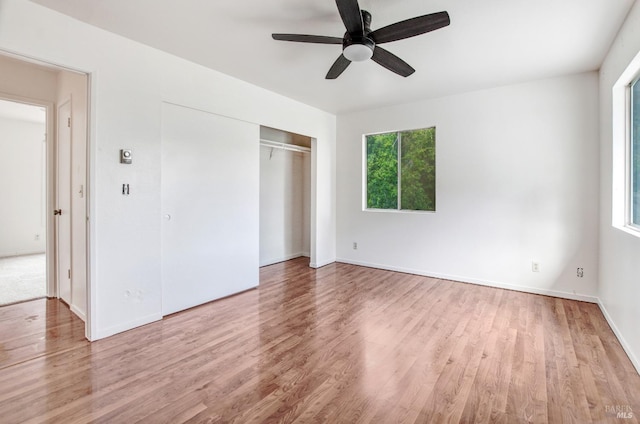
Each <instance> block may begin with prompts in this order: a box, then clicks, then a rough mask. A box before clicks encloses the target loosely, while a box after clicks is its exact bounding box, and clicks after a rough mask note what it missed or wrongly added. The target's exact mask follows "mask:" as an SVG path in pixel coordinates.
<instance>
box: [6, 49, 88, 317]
mask: <svg viewBox="0 0 640 424" xmlns="http://www.w3.org/2000/svg"><path fill="white" fill-rule="evenodd" d="M0 73H1V74H2V75H3V78H2V81H0V99H2V100H4V101H11V102H14V103H21V104H23V105H31V106H34V105H35V106H37V107H39V108H40V111H41V112H42V111H43V110H44V111H45V118H44V119H45V122H46V123H45V124H44V128H45V131H44V132H41V137H42V138H41V140H40V143H41V151H40V152H39V156H38V158H37V160H39V161H40V168H39V169H40V174H38V175H39V177H38V178H39V182H40V187H41V193H40V196H39V198H38V199H39V202H40V203H39V208H38V217H39V219H40V221H39V224H40V227H38V231H37V232H36V231H35V230H34V229H33V227H29V228H28V230H25V231H24V235H23V238H24V240H26V241H25V243H26V242H27V241H28V242H30V243H31V244H32V245H33V244H34V243H36V242H39V251H38V252H39V254H41V255H43V256H44V258H45V260H44V261H45V263H46V273H45V279H46V290H45V295H46V296H47V297H49V298H54V299H60V300H61V301H62V302H64V303H65V304H66V305H67V306H68V307H69V309H70V310H71V311H72V312H73V313H74V314H75V315H76V316H78V317H79V318H80V319H82V320H83V321H84V322H85V323H86V320H87V316H88V313H87V312H88V311H87V306H88V301H87V292H88V290H87V289H88V272H87V271H88V266H87V263H88V255H87V224H88V220H87V196H86V194H87V175H88V159H87V157H88V156H87V153H88V148H87V140H88V137H87V133H88V131H87V128H88V97H89V77H88V75H87V74H85V73H80V72H76V71H72V70H68V69H65V68H61V67H58V66H54V65H50V64H47V63H41V62H36V61H34V60H31V59H24V60H23V58H21V57H18V56H15V55H10V54H8V53H2V52H0ZM23 147H24V146H21V147H20V148H23ZM11 148H12V150H11V151H9V150H5V151H4V152H2V156H3V157H5V159H7V160H9V159H10V158H11V157H14V159H17V158H16V157H15V155H16V154H17V152H18V150H19V149H16V147H15V145H13V146H12V147H11ZM29 160H31V161H35V160H36V158H34V157H33V153H32V154H31V156H29ZM13 163H14V165H15V166H14V168H15V167H20V168H26V165H25V163H26V159H25V158H21V159H20V160H14V162H13ZM0 167H2V168H3V171H6V172H8V170H7V169H6V168H5V167H4V166H1V165H0ZM22 171H24V173H25V175H28V176H25V175H18V174H11V176H5V175H2V180H3V181H7V183H6V184H3V183H2V182H0V188H1V190H0V196H2V202H3V203H5V201H8V202H12V199H11V198H9V197H6V196H8V194H7V193H9V192H10V190H14V191H16V192H18V193H19V194H18V196H23V197H26V196H25V195H24V193H26V191H27V189H26V188H25V185H26V183H27V180H28V179H35V177H34V175H33V174H34V172H33V171H31V172H27V169H22ZM6 186H8V188H7V187H6ZM5 204H11V205H12V207H11V208H2V209H3V211H2V212H0V214H1V213H8V212H7V211H6V210H5V209H7V210H10V211H9V212H12V213H13V212H15V213H21V215H30V214H32V213H33V211H34V210H35V207H33V202H32V203H31V205H32V206H29V207H27V206H25V207H24V208H21V209H20V210H21V211H22V212H18V211H17V210H16V211H14V209H17V208H15V207H14V206H13V204H12V203H5ZM0 217H1V216H0ZM23 218H24V216H23ZM10 227H11V225H9V224H8V221H7V220H5V219H2V220H1V221H0V244H1V243H2V240H4V239H5V237H4V234H5V233H7V232H8V231H13V230H12V229H11V228H10ZM17 252H18V253H21V252H23V251H17ZM2 256H3V252H2V250H0V257H2ZM14 256H16V255H14ZM0 278H1V275H0ZM0 296H1V294H0ZM26 305H27V304H25V307H27V306H26ZM23 309H24V308H23ZM85 328H86V327H85Z"/></svg>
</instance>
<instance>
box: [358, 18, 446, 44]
mask: <svg viewBox="0 0 640 424" xmlns="http://www.w3.org/2000/svg"><path fill="white" fill-rule="evenodd" d="M450 23H451V20H450V19H449V14H448V13H447V12H438V13H432V14H430V15H424V16H418V17H416V18H411V19H407V20H406V21H400V22H396V23H395V24H391V25H387V26H386V27H382V28H379V29H377V30H375V31H373V32H372V33H371V34H369V36H370V37H371V38H372V39H373V41H375V42H376V44H381V43H388V42H390V41H397V40H403V39H405V38H409V37H415V36H416V35H420V34H424V33H426V32H429V31H434V30H436V29H440V28H442V27H446V26H447V25H449V24H450Z"/></svg>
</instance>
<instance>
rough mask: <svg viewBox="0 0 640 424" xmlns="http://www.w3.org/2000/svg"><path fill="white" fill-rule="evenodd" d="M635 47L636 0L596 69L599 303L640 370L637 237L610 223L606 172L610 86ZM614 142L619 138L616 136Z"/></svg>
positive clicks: (614, 168)
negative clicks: (598, 151) (598, 172)
mask: <svg viewBox="0 0 640 424" xmlns="http://www.w3.org/2000/svg"><path fill="white" fill-rule="evenodd" d="M639 52H640V3H638V2H636V4H635V5H634V6H633V8H632V9H631V12H630V13H629V15H628V16H627V20H626V21H625V24H624V25H623V27H622V29H621V30H620V33H619V34H618V36H617V38H616V40H615V41H614V43H613V45H612V46H611V49H610V51H609V54H608V55H607V58H606V59H605V61H604V63H603V65H602V68H601V70H600V169H601V172H600V278H599V289H598V293H599V297H600V302H601V303H600V306H601V307H602V309H603V311H604V312H605V315H606V316H607V318H608V320H609V323H610V324H611V327H612V328H613V329H614V331H615V332H616V335H617V336H618V339H619V340H620V342H621V343H622V345H623V346H624V347H625V350H626V351H627V353H628V354H629V356H630V358H631V360H632V361H633V363H634V365H635V367H636V369H637V370H638V371H639V372H640V331H638V324H639V323H640V307H638V305H639V302H640V238H638V237H636V236H633V235H631V234H628V233H626V232H623V231H621V230H619V229H616V228H614V227H613V226H612V222H613V219H614V217H613V216H612V209H613V206H614V205H613V204H612V196H613V192H612V184H613V179H612V175H613V174H614V172H618V170H620V169H622V168H621V167H624V163H623V162H621V161H619V160H617V158H616V163H615V164H614V158H613V155H612V151H613V149H614V139H613V133H614V131H615V132H617V133H618V134H621V135H622V134H624V128H620V125H617V124H616V126H614V124H613V120H612V111H613V102H612V88H613V86H614V84H615V83H616V81H617V80H618V78H619V77H620V75H621V74H622V73H623V71H624V70H625V69H626V67H627V65H628V64H629V63H630V62H631V60H632V59H633V58H634V57H635V56H636V55H637V54H638V53H639ZM616 142H617V144H618V145H619V142H620V139H616Z"/></svg>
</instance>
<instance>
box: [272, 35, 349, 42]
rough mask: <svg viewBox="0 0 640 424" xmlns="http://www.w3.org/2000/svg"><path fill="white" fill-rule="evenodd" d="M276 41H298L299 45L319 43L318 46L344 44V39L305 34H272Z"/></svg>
mask: <svg viewBox="0 0 640 424" xmlns="http://www.w3.org/2000/svg"><path fill="white" fill-rule="evenodd" d="M271 36H272V37H273V39H274V40H279V41H296V42H298V43H317V44H342V38H338V37H327V36H324V35H305V34H271Z"/></svg>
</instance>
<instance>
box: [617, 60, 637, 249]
mask: <svg viewBox="0 0 640 424" xmlns="http://www.w3.org/2000/svg"><path fill="white" fill-rule="evenodd" d="M639 78H640V52H638V53H637V54H636V56H635V57H634V58H633V59H632V60H631V61H630V62H629V64H628V65H627V66H626V68H625V69H624V70H623V71H622V72H621V73H620V76H619V77H618V80H617V81H616V82H615V83H614V84H613V87H612V88H611V133H610V135H611V160H612V162H611V166H612V168H611V226H612V227H613V228H616V229H618V230H620V231H622V232H625V233H627V234H630V235H632V236H635V237H640V226H638V225H637V224H633V223H632V220H631V200H632V193H631V190H632V185H631V170H632V163H631V161H632V156H631V150H632V138H631V136H632V134H631V125H632V122H631V112H632V111H631V85H632V84H633V83H634V81H636V80H638V79H639Z"/></svg>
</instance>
